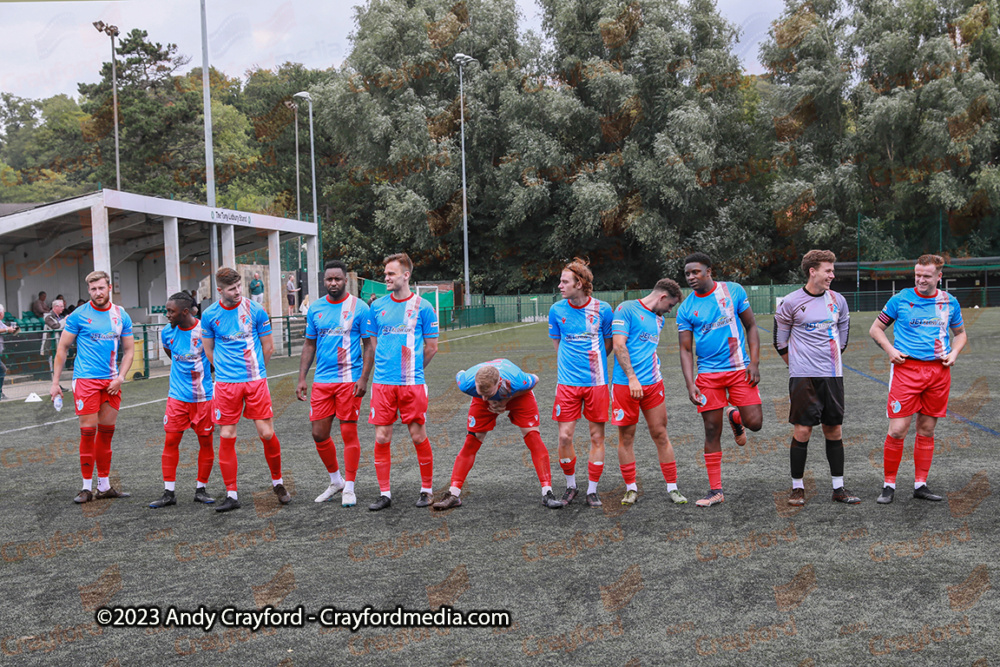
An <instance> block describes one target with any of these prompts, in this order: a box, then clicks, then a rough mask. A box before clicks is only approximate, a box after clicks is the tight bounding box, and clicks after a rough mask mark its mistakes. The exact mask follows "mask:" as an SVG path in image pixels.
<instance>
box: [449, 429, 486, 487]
mask: <svg viewBox="0 0 1000 667" xmlns="http://www.w3.org/2000/svg"><path fill="white" fill-rule="evenodd" d="M482 446H483V443H482V442H480V441H479V438H477V437H476V436H474V435H472V434H471V433H469V434H468V435H466V436H465V444H463V445H462V449H461V450H460V451H459V452H458V456H457V457H455V465H454V466H453V467H452V469H451V485H452V486H457V487H458V488H460V489H461V488H462V485H463V484H465V478H466V476H467V475H468V474H469V471H470V470H472V464H473V463H475V462H476V452H478V451H479V448H480V447H482Z"/></svg>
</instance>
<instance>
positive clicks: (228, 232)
mask: <svg viewBox="0 0 1000 667" xmlns="http://www.w3.org/2000/svg"><path fill="white" fill-rule="evenodd" d="M219 227H221V228H222V266H225V267H228V268H230V269H235V268H236V235H235V233H234V231H233V226H232V225H219Z"/></svg>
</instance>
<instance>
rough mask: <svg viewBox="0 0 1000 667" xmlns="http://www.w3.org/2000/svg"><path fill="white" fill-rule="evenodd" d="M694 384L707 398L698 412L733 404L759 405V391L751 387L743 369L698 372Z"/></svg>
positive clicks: (737, 405) (738, 405)
mask: <svg viewBox="0 0 1000 667" xmlns="http://www.w3.org/2000/svg"><path fill="white" fill-rule="evenodd" d="M694 384H695V386H696V387H698V390H699V391H700V392H701V393H702V394H704V395H705V398H706V399H708V400H707V401H705V404H704V405H702V406H699V408H698V412H708V411H709V410H719V409H721V408H724V407H726V406H727V405H735V406H736V407H740V406H741V405H760V392H759V391H757V387H751V386H750V383H749V382H747V372H746V371H745V370H739V371H722V372H719V373H698V377H696V378H695V379H694ZM726 392H729V399H728V400H726Z"/></svg>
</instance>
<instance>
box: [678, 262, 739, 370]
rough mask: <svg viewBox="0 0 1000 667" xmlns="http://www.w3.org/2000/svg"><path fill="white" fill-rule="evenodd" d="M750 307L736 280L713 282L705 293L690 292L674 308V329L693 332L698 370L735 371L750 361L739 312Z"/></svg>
mask: <svg viewBox="0 0 1000 667" xmlns="http://www.w3.org/2000/svg"><path fill="white" fill-rule="evenodd" d="M749 307H750V301H749V299H747V293H746V291H745V290H744V289H743V286H742V285H739V284H737V283H729V282H723V281H721V280H717V281H715V287H714V288H713V289H712V291H711V292H709V293H708V294H698V293H697V292H692V293H691V294H688V296H687V298H686V299H684V303H682V304H681V306H680V308H678V309H677V330H678V331H690V332H692V333H693V334H694V345H695V354H696V356H697V357H698V372H699V373H726V372H729V371H739V370H743V369H745V368H746V367H747V364H749V363H750V356H749V355H748V354H747V341H746V334H745V333H744V331H743V323H742V322H740V319H739V315H740V313H742V312H743V311H744V310H746V309H747V308H749Z"/></svg>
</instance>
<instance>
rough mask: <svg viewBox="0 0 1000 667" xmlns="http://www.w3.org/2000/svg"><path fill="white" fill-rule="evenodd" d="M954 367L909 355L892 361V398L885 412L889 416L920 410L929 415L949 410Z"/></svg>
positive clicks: (907, 415) (896, 416)
mask: <svg viewBox="0 0 1000 667" xmlns="http://www.w3.org/2000/svg"><path fill="white" fill-rule="evenodd" d="M949 391H951V369H950V368H946V367H945V366H944V365H942V363H941V362H940V361H918V360H916V359H907V360H906V361H905V362H904V363H902V364H890V365H889V400H888V401H886V406H885V414H886V416H887V417H889V419H897V418H899V417H909V416H910V415H913V414H914V413H917V412H919V413H920V414H922V415H927V416H928V417H944V416H945V414H947V413H948V392H949Z"/></svg>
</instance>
